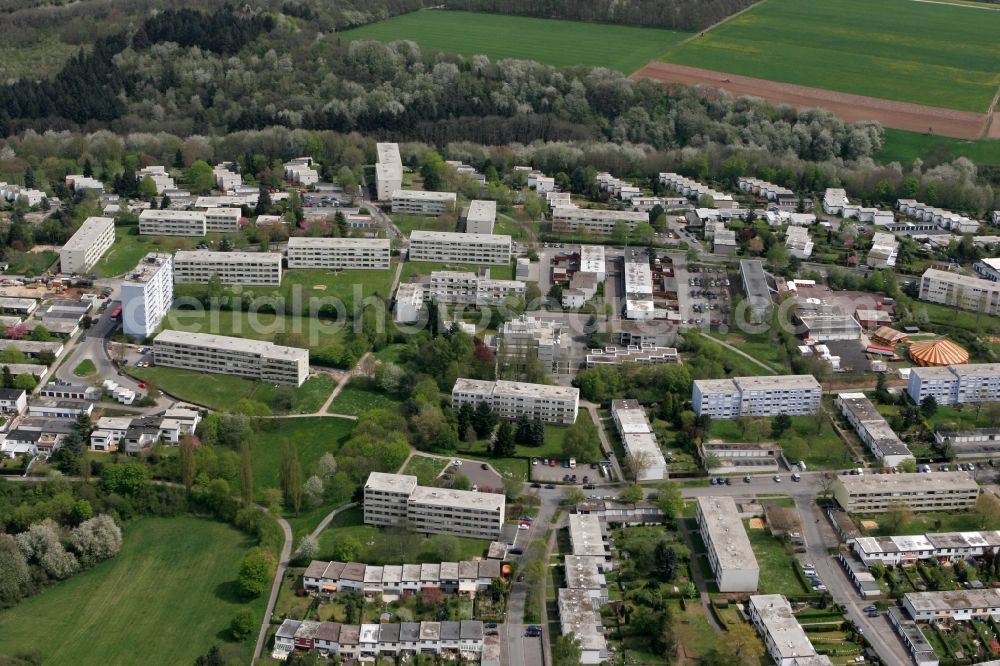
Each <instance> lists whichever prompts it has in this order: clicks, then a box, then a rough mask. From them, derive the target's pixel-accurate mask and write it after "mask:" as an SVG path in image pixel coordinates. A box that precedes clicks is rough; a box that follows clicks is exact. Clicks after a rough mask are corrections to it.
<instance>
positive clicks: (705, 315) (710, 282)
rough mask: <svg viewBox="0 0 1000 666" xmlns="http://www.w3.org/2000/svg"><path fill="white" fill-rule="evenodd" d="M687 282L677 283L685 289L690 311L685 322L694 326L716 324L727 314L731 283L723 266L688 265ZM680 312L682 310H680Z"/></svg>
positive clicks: (680, 287) (724, 319) (722, 320)
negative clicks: (684, 283) (683, 283)
mask: <svg viewBox="0 0 1000 666" xmlns="http://www.w3.org/2000/svg"><path fill="white" fill-rule="evenodd" d="M687 270H688V273H689V274H690V275H689V276H688V283H687V285H686V287H685V286H684V285H678V289H686V293H687V296H688V303H690V311H689V312H688V313H687V316H688V319H687V323H688V324H692V325H694V326H699V325H705V324H711V325H712V326H718V325H719V324H721V323H722V322H724V321H726V319H727V318H728V316H729V308H730V293H731V292H730V290H731V289H732V283H731V281H730V279H729V276H728V275H727V274H726V270H725V269H724V268H711V267H704V266H694V265H692V266H688V268H687ZM682 314H684V313H683V311H682Z"/></svg>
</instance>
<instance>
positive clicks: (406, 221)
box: [391, 214, 457, 236]
mask: <svg viewBox="0 0 1000 666" xmlns="http://www.w3.org/2000/svg"><path fill="white" fill-rule="evenodd" d="M391 217H392V221H393V223H394V224H395V225H396V226H397V227H398V228H399V230H400V231H402V232H403V233H404V234H406V235H407V236H409V235H410V234H411V233H412V232H413V231H414V230H415V229H423V230H429V231H457V229H456V228H455V220H454V218H449V217H437V216H427V215H402V214H395V215H392V216H391Z"/></svg>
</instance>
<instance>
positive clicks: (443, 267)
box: [399, 261, 513, 284]
mask: <svg viewBox="0 0 1000 666" xmlns="http://www.w3.org/2000/svg"><path fill="white" fill-rule="evenodd" d="M483 267H485V268H489V269H490V277H492V278H495V279H498V280H508V279H510V278H511V277H512V276H511V273H512V271H513V269H512V268H511V267H510V266H505V265H503V264H483ZM479 268H480V266H479V265H477V264H439V263H435V262H433V261H407V262H406V263H405V264H403V272H402V273H401V274H400V276H399V282H400V284H402V283H403V282H409V281H410V278H411V277H415V276H417V275H430V274H431V273H433V272H435V271H466V272H469V273H475V272H476V271H478V270H479Z"/></svg>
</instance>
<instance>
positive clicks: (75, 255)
mask: <svg viewBox="0 0 1000 666" xmlns="http://www.w3.org/2000/svg"><path fill="white" fill-rule="evenodd" d="M114 243H115V221H114V220H113V219H112V218H110V217H88V218H87V219H86V220H85V221H84V223H83V224H81V225H80V228H79V229H77V230H76V233H75V234H73V235H72V236H71V237H70V239H69V240H68V241H66V244H65V245H63V246H62V248H61V249H60V250H59V266H60V268H61V269H62V272H63V273H86V272H87V271H89V270H90V269H91V267H93V265H94V264H96V263H97V262H98V261H99V260H100V258H101V257H102V256H104V253H105V252H107V251H108V249H109V248H110V247H111V246H112V245H114Z"/></svg>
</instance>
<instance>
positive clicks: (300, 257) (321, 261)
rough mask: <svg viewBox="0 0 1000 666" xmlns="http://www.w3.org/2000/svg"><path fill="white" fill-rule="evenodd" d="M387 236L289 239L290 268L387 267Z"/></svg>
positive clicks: (298, 237) (386, 268)
mask: <svg viewBox="0 0 1000 666" xmlns="http://www.w3.org/2000/svg"><path fill="white" fill-rule="evenodd" d="M389 255H390V251H389V239H388V238H311V237H308V236H294V237H292V238H289V239H288V268H289V269H293V268H321V269H327V270H342V269H366V270H388V269H389V263H390V256H389Z"/></svg>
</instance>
